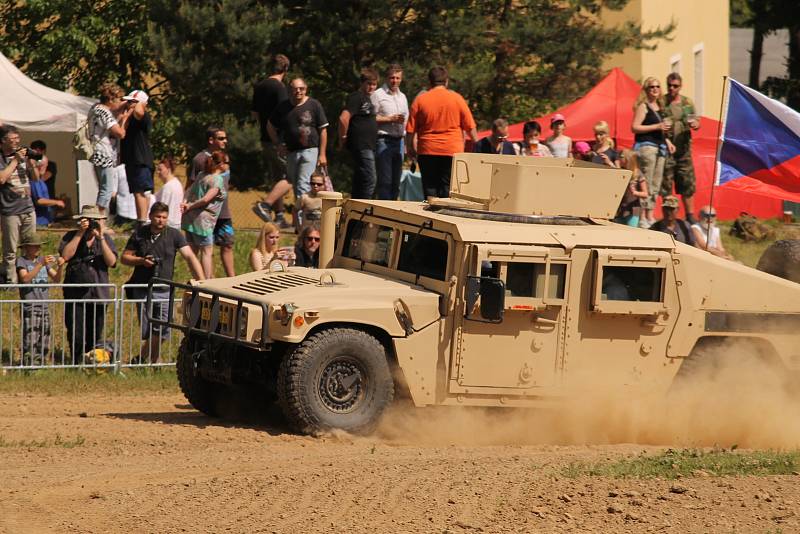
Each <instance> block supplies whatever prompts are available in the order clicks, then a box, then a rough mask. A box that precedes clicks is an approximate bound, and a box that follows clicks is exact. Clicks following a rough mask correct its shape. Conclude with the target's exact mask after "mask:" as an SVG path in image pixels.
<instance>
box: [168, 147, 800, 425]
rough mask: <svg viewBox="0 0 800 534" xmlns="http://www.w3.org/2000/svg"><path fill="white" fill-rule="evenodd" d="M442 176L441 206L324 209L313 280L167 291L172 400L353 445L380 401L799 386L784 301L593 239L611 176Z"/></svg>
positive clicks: (696, 261) (624, 238) (465, 171)
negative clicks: (445, 194)
mask: <svg viewBox="0 0 800 534" xmlns="http://www.w3.org/2000/svg"><path fill="white" fill-rule="evenodd" d="M452 176H453V178H452V185H451V197H450V198H448V199H435V198H432V199H428V201H426V202H392V201H372V200H352V199H351V200H346V201H343V200H342V199H341V197H340V196H339V195H337V194H335V193H329V194H327V196H326V197H325V199H324V200H323V220H322V223H323V229H322V245H321V254H320V269H307V268H296V267H288V268H287V267H285V266H284V265H283V264H281V263H280V262H273V264H272V265H271V266H270V268H269V269H266V270H263V271H259V272H254V273H249V274H245V275H241V276H237V277H234V278H224V279H214V280H209V281H205V282H199V283H193V284H190V285H182V284H178V283H175V282H171V281H167V283H169V284H170V285H171V286H172V288H171V295H172V297H171V298H173V299H182V307H181V312H180V313H181V317H176V318H172V317H171V318H170V319H169V321H168V322H169V323H170V326H173V327H176V328H180V329H181V330H183V331H184V334H185V339H184V341H183V344H182V346H181V351H180V354H179V358H178V362H177V367H178V377H179V380H180V383H181V387H182V389H183V391H184V393H185V394H186V396H187V398H188V399H189V401H190V402H191V403H192V404H193V405H194V406H195V407H196V408H198V409H200V410H201V411H204V412H206V413H208V414H215V413H216V410H217V409H216V406H217V401H218V399H219V397H220V396H224V395H226V394H227V392H229V391H230V388H231V387H233V386H235V385H237V384H248V385H251V386H255V387H257V388H262V389H263V390H264V391H267V392H270V393H273V394H274V395H275V396H276V397H277V400H278V402H279V403H280V405H281V407H282V409H283V411H284V413H285V414H286V416H287V419H288V420H289V421H290V422H291V423H292V424H293V426H294V427H295V428H296V429H297V430H299V431H301V432H310V433H313V432H317V431H320V430H324V429H330V428H341V429H344V430H348V431H360V432H363V431H368V430H369V429H370V428H372V427H373V425H374V424H375V423H376V422H377V421H378V420H379V418H380V415H381V413H382V412H383V410H384V409H385V408H386V407H387V406H388V405H389V403H391V402H392V400H393V398H394V396H395V395H403V396H408V397H410V399H411V400H412V401H413V403H414V404H415V405H416V406H418V407H424V406H428V405H441V404H454V405H462V406H536V405H537V404H541V403H546V402H552V401H553V400H554V399H557V398H560V397H562V396H563V395H564V394H565V392H569V391H574V390H575V388H580V387H581V386H582V385H586V384H591V383H592V382H593V381H594V382H596V381H598V380H602V381H605V382H607V383H608V384H609V385H612V386H618V387H625V388H646V389H647V390H649V391H653V390H654V389H655V390H661V391H664V392H666V391H667V390H668V389H669V388H670V386H671V385H672V384H673V382H674V381H675V380H676V377H677V378H678V379H681V377H682V376H685V375H687V374H689V373H690V372H692V370H693V369H697V368H698V367H701V366H702V365H701V364H700V363H698V362H701V363H702V362H712V360H713V361H714V362H716V361H717V360H718V359H719V358H725V357H726V354H738V355H741V354H743V353H746V354H748V355H751V356H752V357H754V358H758V359H759V361H760V362H763V365H764V366H765V367H769V368H770V369H773V370H778V371H779V372H780V373H783V374H784V375H785V376H787V377H790V376H794V374H796V373H797V371H798V369H800V344H798V341H800V339H798V337H800V336H799V335H798V332H800V285H797V284H794V283H792V282H789V281H786V280H782V279H779V278H777V277H774V276H771V275H768V274H765V273H762V272H759V271H756V270H755V269H751V268H748V267H745V266H742V265H740V264H737V263H735V262H730V261H727V260H723V259H720V258H717V257H715V256H712V255H711V254H708V253H706V252H704V251H702V250H699V249H696V248H693V247H689V246H686V245H684V244H682V243H677V242H675V240H674V239H673V238H672V237H671V236H670V235H667V234H664V233H659V232H653V231H649V230H641V229H637V228H631V227H627V226H622V225H618V224H615V223H613V222H610V219H611V218H612V217H613V215H614V213H615V212H616V209H617V206H618V205H619V203H620V200H621V198H622V195H623V192H624V190H625V188H626V187H627V184H628V182H629V178H630V172H629V171H625V170H618V169H611V168H608V167H601V166H596V165H592V164H589V163H583V162H577V161H574V160H572V159H555V158H552V159H550V158H524V157H514V156H500V155H497V156H495V155H485V154H458V155H456V157H455V158H454V162H453V173H452ZM153 320H154V322H155V323H156V324H158V320H157V318H153ZM723 341H724V342H725V347H730V343H732V342H733V343H734V344H735V345H736V347H737V348H736V350H727V349H726V350H721V347H722V346H723V345H722V343H723ZM736 357H739V356H736Z"/></svg>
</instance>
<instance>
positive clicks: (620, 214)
mask: <svg viewBox="0 0 800 534" xmlns="http://www.w3.org/2000/svg"><path fill="white" fill-rule="evenodd" d="M623 160H624V161H626V162H627V164H628V165H627V166H628V168H629V169H630V170H631V171H633V174H632V175H631V181H630V182H629V183H628V188H627V189H626V190H625V194H624V195H622V202H620V205H619V209H618V210H617V216H616V217H615V218H614V222H617V223H619V224H625V225H628V226H633V227H637V226H639V220H640V217H641V211H642V209H641V201H642V199H643V198H647V195H648V194H649V193H648V190H647V180H646V179H645V177H644V175H643V174H642V173H641V171H640V170H639V166H638V164H637V162H636V153H634V152H631V153H630V154H625V156H624V158H623Z"/></svg>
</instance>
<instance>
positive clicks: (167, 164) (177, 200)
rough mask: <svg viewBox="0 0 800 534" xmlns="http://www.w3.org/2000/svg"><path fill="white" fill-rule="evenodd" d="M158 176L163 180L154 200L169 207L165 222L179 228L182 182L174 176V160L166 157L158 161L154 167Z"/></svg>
mask: <svg viewBox="0 0 800 534" xmlns="http://www.w3.org/2000/svg"><path fill="white" fill-rule="evenodd" d="M156 172H158V177H159V178H160V179H161V181H162V182H164V185H163V186H161V189H159V190H158V193H156V195H155V200H156V202H163V203H164V204H166V205H167V206H168V207H169V219H168V220H167V224H168V225H170V226H171V227H173V228H177V229H178V230H180V228H181V202H183V184H181V182H180V180H178V179H177V178H175V175H174V174H173V173H174V172H175V161H174V160H173V159H172V158H171V157H166V158H164V159H162V160H161V161H159V162H158V166H157V167H156Z"/></svg>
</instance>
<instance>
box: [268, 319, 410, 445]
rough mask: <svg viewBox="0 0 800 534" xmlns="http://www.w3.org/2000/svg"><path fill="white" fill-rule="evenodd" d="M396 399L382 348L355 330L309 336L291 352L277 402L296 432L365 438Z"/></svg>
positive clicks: (282, 372)
mask: <svg viewBox="0 0 800 534" xmlns="http://www.w3.org/2000/svg"><path fill="white" fill-rule="evenodd" d="M393 398H394V382H393V380H392V374H391V371H390V369H389V362H388V361H387V358H386V350H385V349H384V347H383V345H382V344H381V343H380V341H378V340H377V339H375V337H373V336H371V335H370V334H368V333H366V332H364V331H362V330H357V329H353V328H332V329H330V330H323V331H321V332H317V333H316V334H314V335H312V336H310V337H309V338H308V339H306V340H305V341H303V342H302V343H301V344H300V345H298V346H297V347H295V348H294V349H293V350H290V351H288V352H287V354H286V356H285V357H284V359H283V361H282V362H281V366H280V370H279V372H278V401H279V403H280V406H281V408H282V410H283V412H284V415H285V416H286V418H287V420H288V421H289V423H290V424H291V425H292V427H294V429H295V430H297V431H299V432H302V433H306V434H316V433H318V432H321V431H325V430H331V429H341V430H345V431H347V432H353V433H367V432H369V431H370V430H372V429H373V428H374V426H375V425H376V424H377V422H378V420H379V419H380V416H381V415H382V413H383V411H384V410H385V409H386V407H387V406H389V404H390V403H391V402H392V399H393Z"/></svg>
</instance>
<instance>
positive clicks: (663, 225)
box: [650, 195, 694, 245]
mask: <svg viewBox="0 0 800 534" xmlns="http://www.w3.org/2000/svg"><path fill="white" fill-rule="evenodd" d="M661 211H662V213H663V214H664V218H663V219H661V220H660V221H656V222H655V223H653V226H651V227H650V229H651V230H655V231H657V232H664V233H665V234H669V235H671V236H672V237H673V238H675V241H680V242H681V243H686V244H687V245H694V234H692V229H691V227H690V226H689V225H688V224H686V221H684V220H683V219H678V197H676V196H672V195H669V196H667V197H664V201H663V202H662V203H661Z"/></svg>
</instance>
